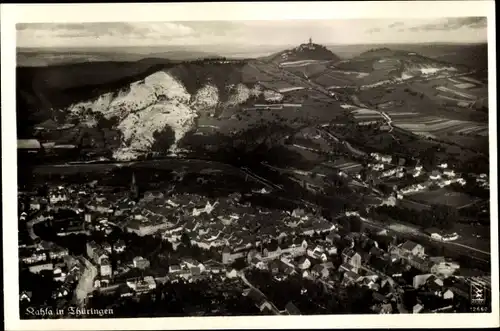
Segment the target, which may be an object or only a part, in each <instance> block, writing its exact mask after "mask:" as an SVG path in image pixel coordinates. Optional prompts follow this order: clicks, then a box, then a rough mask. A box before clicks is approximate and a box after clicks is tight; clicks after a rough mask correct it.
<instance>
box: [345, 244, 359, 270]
mask: <svg viewBox="0 0 500 331" xmlns="http://www.w3.org/2000/svg"><path fill="white" fill-rule="evenodd" d="M342 261H343V263H347V264H350V265H351V266H352V267H353V270H355V271H356V272H357V270H358V269H359V268H360V267H361V255H359V253H357V252H356V251H355V250H354V249H352V248H346V249H344V250H343V251H342Z"/></svg>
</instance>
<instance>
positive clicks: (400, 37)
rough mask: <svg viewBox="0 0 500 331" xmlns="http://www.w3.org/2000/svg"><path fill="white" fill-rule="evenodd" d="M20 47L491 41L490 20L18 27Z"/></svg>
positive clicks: (170, 23) (297, 21)
mask: <svg viewBox="0 0 500 331" xmlns="http://www.w3.org/2000/svg"><path fill="white" fill-rule="evenodd" d="M16 29H17V46H18V47H41V48H44V47H118V46H128V47H130V46H174V45H175V46H179V45H187V46H200V45H245V46H266V45H269V46H273V45H274V46H276V45H294V44H300V43H303V42H305V41H307V40H308V39H309V37H311V38H312V39H313V42H315V43H319V44H351V45H352V44H377V43H379V44H384V43H433V42H447V43H476V42H486V40H487V29H486V18H485V17H455V18H440V19H415V20H409V19H404V20H398V19H383V20H382V19H349V20H347V19H346V20H340V19H336V20H283V21H205V22H204V21H190V22H189V21H187V22H186V21H183V22H129V23H118V22H112V23H111V22H110V23H23V24H17V26H16Z"/></svg>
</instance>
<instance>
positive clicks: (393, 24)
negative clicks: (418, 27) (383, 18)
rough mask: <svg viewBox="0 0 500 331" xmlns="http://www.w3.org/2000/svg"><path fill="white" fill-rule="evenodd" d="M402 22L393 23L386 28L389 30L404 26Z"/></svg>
mask: <svg viewBox="0 0 500 331" xmlns="http://www.w3.org/2000/svg"><path fill="white" fill-rule="evenodd" d="M404 25H405V24H404V22H394V23H392V24H389V26H387V27H388V28H389V29H393V28H397V27H401V26H404Z"/></svg>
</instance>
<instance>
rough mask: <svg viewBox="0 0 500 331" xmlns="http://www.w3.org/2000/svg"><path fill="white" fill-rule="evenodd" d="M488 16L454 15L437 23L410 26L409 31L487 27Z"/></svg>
mask: <svg viewBox="0 0 500 331" xmlns="http://www.w3.org/2000/svg"><path fill="white" fill-rule="evenodd" d="M486 25H487V20H486V17H454V18H446V19H443V20H441V21H440V22H437V23H429V24H422V25H417V26H412V27H410V28H408V31H412V32H417V31H454V30H458V29H461V28H469V29H482V28H486Z"/></svg>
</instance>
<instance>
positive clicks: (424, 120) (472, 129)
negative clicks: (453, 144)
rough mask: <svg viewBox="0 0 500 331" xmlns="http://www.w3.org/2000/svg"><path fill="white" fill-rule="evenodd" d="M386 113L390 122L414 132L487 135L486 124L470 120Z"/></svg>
mask: <svg viewBox="0 0 500 331" xmlns="http://www.w3.org/2000/svg"><path fill="white" fill-rule="evenodd" d="M387 114H388V115H389V116H390V117H391V118H392V124H393V125H394V126H397V127H399V128H401V129H404V130H408V131H410V132H412V133H414V134H417V135H420V136H424V137H430V138H439V137H440V136H446V135H471V136H482V137H486V136H487V135H488V125H487V124H486V123H484V124H483V123H478V122H472V121H462V120H453V119H448V118H442V117H437V116H424V117H422V116H419V115H418V114H414V113H398V112H390V111H388V112H387Z"/></svg>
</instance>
